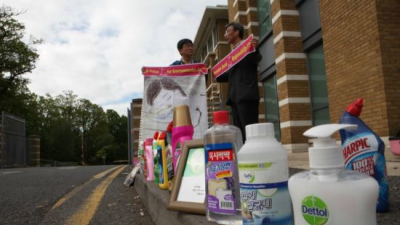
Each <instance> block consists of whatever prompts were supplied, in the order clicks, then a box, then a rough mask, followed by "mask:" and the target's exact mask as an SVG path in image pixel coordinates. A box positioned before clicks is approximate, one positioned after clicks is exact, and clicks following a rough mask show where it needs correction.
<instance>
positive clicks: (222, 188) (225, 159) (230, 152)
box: [204, 111, 243, 224]
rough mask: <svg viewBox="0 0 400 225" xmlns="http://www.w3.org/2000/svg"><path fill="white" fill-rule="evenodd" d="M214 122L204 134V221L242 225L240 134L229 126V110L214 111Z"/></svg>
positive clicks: (236, 129)
mask: <svg viewBox="0 0 400 225" xmlns="http://www.w3.org/2000/svg"><path fill="white" fill-rule="evenodd" d="M213 123H214V126H212V127H211V128H210V129H208V130H207V132H206V133H205V135H204V147H205V153H206V154H205V162H206V166H205V177H206V181H205V182H206V214H207V219H208V221H212V222H216V223H219V224H242V217H241V210H240V195H239V188H240V187H239V177H238V169H237V152H238V151H239V149H240V148H241V147H242V145H243V141H242V133H241V132H240V130H239V128H237V127H235V126H231V125H229V115H228V111H217V112H214V113H213Z"/></svg>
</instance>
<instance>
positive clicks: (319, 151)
mask: <svg viewBox="0 0 400 225" xmlns="http://www.w3.org/2000/svg"><path fill="white" fill-rule="evenodd" d="M341 129H347V130H354V129H357V125H354V124H324V125H320V126H316V127H312V128H310V129H308V130H307V131H306V132H304V134H303V135H304V136H306V137H310V138H316V139H313V140H312V142H313V147H310V148H309V157H310V167H311V168H315V169H326V168H342V167H343V155H342V151H340V147H339V146H337V145H336V140H335V139H333V138H331V136H332V134H334V133H335V132H337V131H339V130H341Z"/></svg>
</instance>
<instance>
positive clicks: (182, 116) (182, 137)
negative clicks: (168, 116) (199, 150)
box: [171, 105, 194, 173]
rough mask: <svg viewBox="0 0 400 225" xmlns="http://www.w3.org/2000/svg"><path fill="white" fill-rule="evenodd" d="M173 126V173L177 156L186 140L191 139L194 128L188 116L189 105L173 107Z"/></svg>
mask: <svg viewBox="0 0 400 225" xmlns="http://www.w3.org/2000/svg"><path fill="white" fill-rule="evenodd" d="M173 118H174V126H173V127H172V141H171V146H172V148H171V149H172V156H173V166H174V173H176V169H177V168H178V162H179V156H180V155H181V152H182V147H183V144H184V142H185V141H186V140H192V139H193V134H194V128H193V125H192V120H191V118H190V112H189V106H187V105H179V106H176V107H174V115H173Z"/></svg>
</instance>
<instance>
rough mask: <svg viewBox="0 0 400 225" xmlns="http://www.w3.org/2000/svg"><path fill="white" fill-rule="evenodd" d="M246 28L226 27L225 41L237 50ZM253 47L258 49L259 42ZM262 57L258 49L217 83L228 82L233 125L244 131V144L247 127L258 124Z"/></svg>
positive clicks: (233, 24) (233, 25)
mask: <svg viewBox="0 0 400 225" xmlns="http://www.w3.org/2000/svg"><path fill="white" fill-rule="evenodd" d="M243 34H244V28H243V26H242V25H241V24H239V23H230V24H228V25H227V26H226V31H225V40H226V41H227V42H228V43H229V44H231V45H232V46H233V49H235V48H236V47H237V46H239V45H240V44H241V43H242V41H243ZM252 45H253V46H254V47H255V48H256V47H257V41H256V40H254V39H253V41H252ZM261 58H262V56H261V55H260V53H259V52H258V49H257V48H256V51H255V52H252V53H250V54H248V55H247V56H246V57H244V58H243V59H242V60H241V61H239V62H238V63H237V64H236V65H235V66H233V67H232V68H231V69H230V70H228V71H227V72H226V73H224V74H222V75H220V76H219V77H218V78H217V82H228V83H229V88H228V98H227V99H228V100H227V102H226V104H227V105H230V106H231V108H232V113H233V124H234V125H235V126H237V127H239V128H240V130H241V131H242V136H243V142H244V141H245V140H246V131H245V127H246V125H249V124H254V123H258V106H259V100H260V94H259V91H258V62H260V61H261Z"/></svg>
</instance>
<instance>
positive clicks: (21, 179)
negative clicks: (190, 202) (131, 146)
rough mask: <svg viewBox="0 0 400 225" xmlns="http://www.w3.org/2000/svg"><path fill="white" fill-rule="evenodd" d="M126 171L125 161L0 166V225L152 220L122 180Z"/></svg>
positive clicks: (137, 224) (134, 224) (135, 223)
mask: <svg viewBox="0 0 400 225" xmlns="http://www.w3.org/2000/svg"><path fill="white" fill-rule="evenodd" d="M105 171H107V172H105ZM129 172H130V168H129V167H124V166H119V167H118V166H85V167H47V168H16V169H0V224H7V225H14V224H16V225H17V224H24V225H26V224H29V225H36V224H38V225H39V224H40V225H47V224H52V225H54V224H61V225H68V224H74V225H75V224H76V225H81V224H99V225H101V224H107V225H108V224H122V225H123V224H130V225H140V224H146V225H152V224H153V222H152V220H151V218H150V216H149V214H148V213H147V211H146V209H145V208H144V206H143V204H142V203H141V201H140V197H139V196H138V195H137V194H136V192H135V189H134V188H133V187H126V186H125V185H123V182H124V180H125V177H126V175H127V174H128V173H129Z"/></svg>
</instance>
